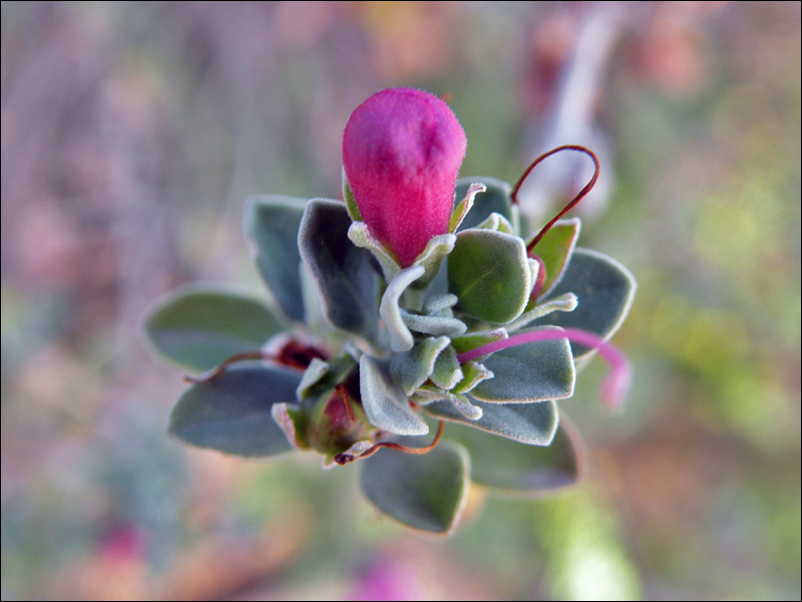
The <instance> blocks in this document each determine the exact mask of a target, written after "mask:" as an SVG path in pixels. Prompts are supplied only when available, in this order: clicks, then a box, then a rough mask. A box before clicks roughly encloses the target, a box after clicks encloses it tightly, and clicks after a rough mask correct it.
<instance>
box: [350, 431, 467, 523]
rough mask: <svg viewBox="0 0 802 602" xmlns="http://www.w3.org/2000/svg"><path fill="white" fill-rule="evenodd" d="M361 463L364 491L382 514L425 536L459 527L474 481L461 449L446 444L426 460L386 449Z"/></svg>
mask: <svg viewBox="0 0 802 602" xmlns="http://www.w3.org/2000/svg"><path fill="white" fill-rule="evenodd" d="M404 443H405V444H406V443H407V441H406V440H405V441H404ZM360 463H361V464H362V474H361V479H360V481H361V485H362V490H363V491H364V493H365V495H366V496H367V498H368V499H369V500H370V501H371V502H372V503H373V504H374V505H375V506H376V507H377V508H378V509H379V510H381V511H382V512H384V513H386V514H388V515H389V516H391V517H392V518H394V519H395V520H397V521H399V522H400V523H402V524H404V525H407V526H409V527H412V528H414V529H420V530H422V531H430V532H433V533H441V534H446V533H448V532H450V531H451V530H452V529H453V528H454V527H455V526H456V523H457V520H458V519H459V516H460V513H461V510H462V508H463V507H464V505H465V502H466V500H467V496H468V489H469V487H468V479H469V475H470V458H469V457H468V453H467V452H466V451H465V448H463V447H462V446H461V445H459V444H456V443H453V442H451V441H443V442H441V443H440V445H438V446H437V447H436V448H435V449H433V450H432V451H430V452H429V453H427V454H424V455H410V454H405V453H402V452H400V451H397V450H392V449H383V450H380V451H379V452H378V453H377V454H375V455H373V456H371V457H369V458H366V459H365V460H362V461H361V462H360Z"/></svg>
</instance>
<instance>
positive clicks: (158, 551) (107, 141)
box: [0, 2, 802, 600]
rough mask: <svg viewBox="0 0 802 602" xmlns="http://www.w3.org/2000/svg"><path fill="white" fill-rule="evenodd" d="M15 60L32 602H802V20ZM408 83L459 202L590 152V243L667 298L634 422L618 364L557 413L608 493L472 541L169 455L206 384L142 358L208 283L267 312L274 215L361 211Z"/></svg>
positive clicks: (542, 506) (180, 39) (675, 21)
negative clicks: (367, 146) (351, 170)
mask: <svg viewBox="0 0 802 602" xmlns="http://www.w3.org/2000/svg"><path fill="white" fill-rule="evenodd" d="M1 56H2V58H1V59H0V65H1V66H2V73H1V76H2V82H1V83H2V224H1V226H2V237H1V239H0V245H1V248H2V597H3V598H4V599H12V598H15V599H20V598H22V599H32V598H36V599H65V598H66V599H75V598H78V599H81V598H85V599H123V598H126V599H147V598H152V599H174V598H175V599H221V598H222V599H333V600H341V599H364V598H368V599H565V600H568V599H591V600H593V599H621V600H624V599H644V598H645V599H652V600H661V599H689V600H690V599H701V600H714V599H733V600H735V599H771V600H793V599H797V600H798V599H799V598H800V530H801V529H802V525H801V524H800V469H801V466H800V3H798V2H733V3H727V2H676V3H675V2H655V3H651V2H644V3H622V4H618V3H614V2H613V3H583V2H578V3H572V2H569V3H564V2H558V3H554V2H534V3H529V2H436V3H435V2H271V3H238V2H225V3H223V2H204V3H172V2H157V3H138V2H130V3H129V2H113V3H99V2H75V3H73V2H58V3H51V2H3V3H2V54H1ZM399 85H404V86H414V87H419V88H422V89H426V90H428V91H430V92H433V93H435V94H438V95H444V96H445V95H447V97H448V98H449V99H450V100H449V102H450V104H451V106H452V108H453V110H454V111H455V113H456V114H457V116H458V118H459V119H460V121H461V122H462V124H463V126H464V128H465V130H466V133H467V135H468V141H469V142H468V154H467V157H466V159H465V162H464V165H463V169H462V172H461V173H462V175H472V174H473V175H490V176H495V177H498V178H500V179H504V180H507V181H511V182H514V181H515V180H516V179H517V178H518V176H519V174H520V173H521V172H522V171H523V169H524V167H525V166H526V164H527V163H528V162H529V161H531V160H532V159H533V158H534V157H535V156H536V154H538V152H539V151H540V150H545V149H547V148H550V147H552V146H556V145H557V144H564V143H584V144H586V145H588V146H591V147H592V148H594V150H596V151H597V152H598V153H599V154H600V156H601V159H602V163H603V170H604V179H603V181H602V182H600V185H599V186H598V187H597V188H596V190H595V191H594V194H593V196H592V198H589V199H587V200H586V201H585V202H583V206H582V207H581V209H580V210H579V214H580V215H581V216H582V217H583V218H584V223H583V226H584V227H583V237H582V240H581V243H580V244H582V245H583V246H589V247H592V248H596V249H599V250H601V251H603V252H605V253H608V254H609V255H612V256H613V257H615V258H617V259H618V260H620V261H621V262H623V263H624V264H625V265H627V266H628V267H629V268H630V269H631V270H632V272H633V273H634V274H635V276H636V277H637V279H638V282H639V286H640V288H639V290H638V294H637V297H636V299H635V304H634V306H633V309H632V313H631V315H630V317H629V319H628V321H627V322H626V324H625V325H624V327H623V329H622V330H621V331H620V332H619V334H618V335H617V336H616V337H615V342H616V343H617V344H619V345H620V346H621V347H622V348H623V349H624V350H625V351H626V352H627V353H628V355H629V356H630V358H631V360H632V361H633V363H634V366H635V373H636V381H635V385H634V388H633V391H632V393H631V395H630V398H629V400H628V405H627V407H626V409H625V411H624V412H622V413H620V414H618V413H616V414H614V413H610V412H607V411H604V410H603V409H602V408H601V407H600V404H599V402H598V399H597V387H598V384H599V381H600V379H601V378H602V375H603V373H604V370H605V367H604V366H603V365H601V363H600V362H598V361H597V362H594V364H592V365H591V366H590V368H589V369H588V370H586V371H585V372H584V373H583V374H582V376H581V378H580V380H579V382H578V392H577V395H576V396H575V397H574V398H573V399H571V400H568V401H566V402H564V403H563V404H562V407H563V408H564V409H565V410H566V411H567V412H568V413H569V414H570V415H571V416H572V418H574V421H575V422H576V423H577V424H578V426H579V428H580V429H581V431H582V433H583V435H584V438H585V440H586V442H587V445H588V449H589V451H588V468H587V477H586V479H585V480H584V482H583V483H582V484H581V485H580V486H579V487H577V488H575V489H573V490H571V491H569V492H566V493H563V494H561V495H558V496H555V497H550V498H542V499H536V500H529V499H498V498H491V497H487V496H486V495H484V494H483V492H482V491H479V490H475V491H473V492H472V497H471V502H470V504H469V511H468V515H467V516H466V517H465V519H464V520H463V525H462V527H461V529H460V530H459V531H458V532H457V533H456V534H455V535H454V536H452V537H450V538H448V539H436V538H431V537H424V536H421V535H417V534H414V533H410V532H408V531H406V530H404V529H403V528H401V527H399V526H397V525H396V524H394V523H393V522H392V521H391V520H389V519H387V518H383V517H382V516H380V515H379V514H378V513H377V512H376V511H375V510H374V509H373V508H372V507H370V506H369V505H368V503H367V502H366V501H365V500H364V499H363V498H362V497H361V496H360V495H359V493H358V491H357V487H356V485H355V481H354V476H355V472H354V471H353V470H351V468H350V467H346V468H337V469H334V470H332V471H329V472H322V471H321V470H320V467H319V459H318V457H317V456H310V457H306V456H300V457H299V456H294V457H291V458H287V459H282V460H279V461H276V462H273V463H269V464H265V463H252V462H246V461H241V460H237V459H232V458H227V457H224V456H222V455H220V454H217V453H214V452H209V451H201V450H195V449H191V448H187V447H184V446H182V445H180V444H178V443H177V442H175V441H173V440H171V439H169V438H168V437H167V436H166V433H165V429H166V422H167V417H168V415H169V411H170V409H171V406H172V403H173V402H174V400H175V399H176V398H177V396H178V395H179V394H180V392H181V391H182V390H183V388H184V384H183V383H182V379H181V377H182V374H181V373H180V372H177V371H175V370H173V369H170V368H167V367H164V366H162V365H160V364H158V363H157V362H155V361H154V360H153V359H152V358H150V357H149V356H148V355H147V353H146V351H145V350H144V349H143V346H142V344H141V339H140V336H139V334H138V319H139V317H140V316H141V315H142V312H143V311H144V310H145V309H146V308H147V307H148V305H149V304H150V303H151V302H152V301H153V300H154V299H155V298H156V297H157V296H158V295H159V294H161V293H162V292H164V291H166V290H168V289H169V288H171V287H173V286H175V285H178V284H180V283H183V282H187V281H195V280H214V281H226V282H236V283H246V284H248V285H249V286H251V287H252V288H253V289H254V290H256V291H260V288H261V286H262V285H261V284H260V282H259V279H258V276H257V272H256V269H255V268H254V266H253V265H252V264H251V262H250V260H249V258H248V254H247V250H246V248H245V245H244V242H243V239H242V234H241V232H242V231H241V219H242V212H243V206H244V200H245V198H246V197H247V196H248V195H250V194H254V193H268V192H272V193H282V194H290V195H297V196H304V197H312V196H328V197H337V196H338V195H339V186H340V137H341V134H342V130H343V127H344V125H345V122H346V120H347V118H348V115H349V114H350V112H351V111H352V110H353V108H354V107H356V106H357V105H358V104H359V103H360V102H362V100H364V99H365V98H366V97H367V96H368V95H370V94H371V93H373V92H375V91H378V90H380V89H382V88H385V87H391V86H399ZM568 154H571V153H568ZM561 161H563V163H561ZM564 161H565V159H561V158H559V157H555V158H554V159H549V160H548V162H545V163H544V164H543V165H542V166H541V167H539V168H538V170H540V171H538V170H536V171H535V172H534V173H533V175H532V178H531V181H530V182H529V183H528V185H527V188H526V189H525V191H526V195H525V196H526V201H525V203H526V207H527V208H528V210H529V211H530V212H531V213H532V214H533V215H535V216H542V217H543V218H545V217H549V214H550V213H552V212H554V211H555V210H556V208H557V207H558V206H560V205H561V203H564V202H565V201H566V200H567V199H568V198H570V195H571V193H572V191H575V190H577V189H578V188H579V187H581V186H582V185H583V183H584V182H583V177H585V175H586V174H585V175H583V170H584V169H586V167H585V166H581V165H580V166H579V167H577V166H575V165H570V164H568V163H565V162H564Z"/></svg>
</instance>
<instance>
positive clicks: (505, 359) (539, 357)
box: [471, 339, 576, 403]
mask: <svg viewBox="0 0 802 602" xmlns="http://www.w3.org/2000/svg"><path fill="white" fill-rule="evenodd" d="M482 363H483V364H484V365H485V367H487V369H488V370H491V371H492V372H493V374H494V375H495V376H494V377H493V378H490V379H488V380H484V381H482V382H480V383H479V384H478V385H476V387H475V388H474V389H473V390H472V391H471V395H473V396H474V397H476V399H480V400H482V401H493V402H500V403H529V402H533V401H545V400H547V399H565V398H566V397H571V395H573V394H574V381H575V380H576V371H575V369H574V361H573V357H572V356H571V348H570V346H569V344H568V340H567V339H557V340H552V341H537V342H535V343H524V344H523V345H517V346H515V347H508V348H507V349H502V350H500V351H496V352H495V353H493V354H492V355H491V356H490V357H488V358H487V359H486V360H484V361H483V362H482Z"/></svg>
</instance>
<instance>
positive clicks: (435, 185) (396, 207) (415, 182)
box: [343, 88, 467, 268]
mask: <svg viewBox="0 0 802 602" xmlns="http://www.w3.org/2000/svg"><path fill="white" fill-rule="evenodd" d="M466 146H467V139H466V137H465V132H464V131H463V129H462V126H460V124H459V122H458V121H457V118H456V117H455V116H454V113H453V112H452V111H451V109H449V108H448V105H447V104H446V103H445V102H443V101H442V100H440V99H439V98H437V97H436V96H433V95H431V94H429V93H427V92H421V91H420V90H414V89H411V88H391V89H388V90H383V91H382V92H378V93H377V94H374V95H373V96H371V97H370V98H368V99H367V100H366V101H365V102H363V103H362V104H361V105H359V106H358V107H357V108H356V109H355V110H354V112H353V113H352V114H351V117H350V118H349V120H348V124H347V125H346V126H345V133H344V134H343V167H344V168H345V177H346V179H347V180H348V184H349V186H350V187H351V190H352V192H353V194H354V200H355V201H356V204H357V206H358V207H359V211H360V213H361V214H362V219H363V220H364V222H365V224H366V225H367V227H368V229H369V230H370V233H371V234H372V235H373V236H374V237H376V238H377V239H378V240H379V241H381V242H382V243H383V244H384V245H385V246H386V247H387V248H388V249H389V250H390V251H392V252H393V253H394V254H395V256H396V258H397V259H398V261H399V263H400V264H401V267H404V268H405V267H409V266H410V265H412V263H413V262H414V261H415V258H416V257H417V256H418V255H419V254H420V253H421V252H423V250H424V248H425V247H426V244H427V243H428V242H429V240H430V239H431V238H432V237H434V236H437V235H438V234H445V233H446V232H447V231H448V222H449V218H450V217H451V211H452V207H453V202H454V186H455V183H456V180H457V172H458V171H459V167H460V164H461V163H462V159H463V158H464V157H465V148H466Z"/></svg>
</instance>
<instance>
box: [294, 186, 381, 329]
mask: <svg viewBox="0 0 802 602" xmlns="http://www.w3.org/2000/svg"><path fill="white" fill-rule="evenodd" d="M350 225H351V218H350V217H348V212H347V210H346V208H345V203H341V202H338V201H332V200H328V199H312V200H311V201H309V203H307V206H306V211H305V213H304V217H303V220H302V221H301V227H300V231H299V234H298V244H299V248H300V251H301V258H302V259H303V261H304V263H305V264H306V266H307V267H308V268H309V271H310V273H311V274H312V277H313V278H314V280H315V283H316V285H317V288H318V292H319V293H320V298H321V302H322V312H323V315H324V316H325V317H326V318H327V319H328V320H329V321H330V322H331V324H332V325H334V326H335V327H337V328H340V329H342V330H345V331H348V332H351V333H353V334H356V335H358V336H361V337H363V338H364V339H366V340H367V341H369V342H371V343H374V344H375V343H376V337H377V335H378V314H379V282H380V279H379V276H378V275H377V274H376V273H375V272H374V271H373V268H372V267H371V264H370V261H371V260H370V253H368V252H367V251H365V250H363V249H359V248H357V247H355V246H354V245H353V244H352V243H351V241H350V240H349V239H348V228H349V227H350Z"/></svg>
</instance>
